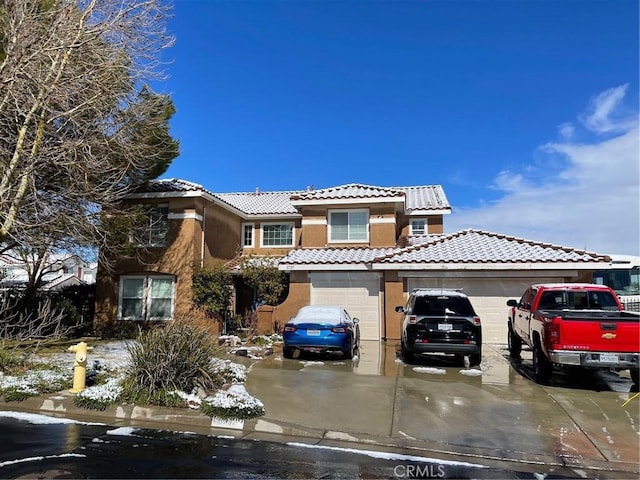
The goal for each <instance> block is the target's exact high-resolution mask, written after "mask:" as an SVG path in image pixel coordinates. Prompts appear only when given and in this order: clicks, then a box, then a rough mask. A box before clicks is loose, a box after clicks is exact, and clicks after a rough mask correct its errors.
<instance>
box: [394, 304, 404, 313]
mask: <svg viewBox="0 0 640 480" xmlns="http://www.w3.org/2000/svg"><path fill="white" fill-rule="evenodd" d="M396 312H398V313H404V307H403V306H402V305H398V306H397V307H396Z"/></svg>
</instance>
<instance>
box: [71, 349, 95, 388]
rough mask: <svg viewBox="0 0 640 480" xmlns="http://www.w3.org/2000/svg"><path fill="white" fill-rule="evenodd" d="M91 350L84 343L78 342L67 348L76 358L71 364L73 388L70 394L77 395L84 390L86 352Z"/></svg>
mask: <svg viewBox="0 0 640 480" xmlns="http://www.w3.org/2000/svg"><path fill="white" fill-rule="evenodd" d="M88 350H93V347H88V346H87V343H86V342H80V343H78V344H76V345H71V346H70V347H69V351H70V352H75V354H76V358H75V361H74V362H73V388H72V389H71V390H69V391H70V392H71V393H78V392H81V391H82V390H84V387H85V384H86V380H87V351H88Z"/></svg>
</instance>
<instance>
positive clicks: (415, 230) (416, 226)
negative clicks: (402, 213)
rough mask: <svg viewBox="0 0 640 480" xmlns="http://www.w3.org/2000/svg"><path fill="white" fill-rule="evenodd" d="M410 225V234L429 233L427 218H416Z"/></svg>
mask: <svg viewBox="0 0 640 480" xmlns="http://www.w3.org/2000/svg"><path fill="white" fill-rule="evenodd" d="M409 225H410V228H409V235H426V234H427V220H426V219H425V218H414V219H412V220H411V222H410V224H409Z"/></svg>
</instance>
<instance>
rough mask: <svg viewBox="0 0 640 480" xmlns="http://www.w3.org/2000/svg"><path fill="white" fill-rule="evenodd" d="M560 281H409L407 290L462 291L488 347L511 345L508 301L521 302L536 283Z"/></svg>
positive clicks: (415, 279)
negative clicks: (509, 339)
mask: <svg viewBox="0 0 640 480" xmlns="http://www.w3.org/2000/svg"><path fill="white" fill-rule="evenodd" d="M557 281H558V278H557V277H555V278H542V277H540V278H500V277H490V278H408V279H407V289H408V291H411V289H413V288H450V289H462V292H463V293H465V294H466V295H467V296H468V297H469V299H470V300H471V303H472V304H473V308H474V309H475V311H476V313H477V314H478V315H479V316H480V320H481V321H482V336H483V342H484V343H497V344H503V343H506V342H507V318H508V310H509V307H507V300H508V299H510V298H516V299H519V298H520V296H521V295H522V294H523V293H524V291H525V290H526V289H527V287H528V286H529V285H531V284H533V283H545V282H557Z"/></svg>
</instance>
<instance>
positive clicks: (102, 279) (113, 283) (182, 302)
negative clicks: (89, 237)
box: [94, 199, 202, 329]
mask: <svg viewBox="0 0 640 480" xmlns="http://www.w3.org/2000/svg"><path fill="white" fill-rule="evenodd" d="M176 200H177V201H174V199H171V200H170V201H168V202H167V201H166V200H165V201H162V202H155V203H159V204H166V203H168V204H169V212H170V213H187V214H188V213H193V212H195V211H196V210H197V209H196V208H195V204H194V201H193V199H176ZM146 203H151V202H146ZM168 226H169V231H168V233H167V245H168V246H167V247H166V248H165V247H162V248H160V247H150V248H148V249H147V250H146V251H144V252H143V253H141V254H140V258H139V259H138V258H135V257H123V258H120V259H118V260H116V261H114V269H113V271H112V272H109V271H107V270H106V269H105V268H104V267H103V266H99V267H98V272H97V278H96V314H95V318H94V327H95V328H96V329H102V328H105V327H107V326H109V325H113V323H114V322H115V321H116V320H117V315H118V279H119V277H120V276H121V275H148V274H166V275H174V276H175V279H176V282H175V285H176V287H175V288H176V290H175V304H174V317H176V318H177V317H181V316H186V315H187V314H189V311H190V308H191V284H192V280H191V277H192V275H193V268H194V266H195V265H198V264H199V256H200V245H201V241H200V239H201V238H202V236H201V226H200V222H199V221H198V220H196V219H194V218H188V219H176V220H169V221H168Z"/></svg>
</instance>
